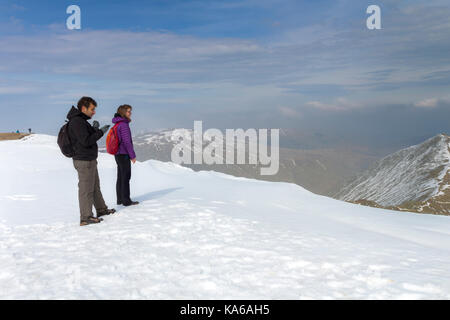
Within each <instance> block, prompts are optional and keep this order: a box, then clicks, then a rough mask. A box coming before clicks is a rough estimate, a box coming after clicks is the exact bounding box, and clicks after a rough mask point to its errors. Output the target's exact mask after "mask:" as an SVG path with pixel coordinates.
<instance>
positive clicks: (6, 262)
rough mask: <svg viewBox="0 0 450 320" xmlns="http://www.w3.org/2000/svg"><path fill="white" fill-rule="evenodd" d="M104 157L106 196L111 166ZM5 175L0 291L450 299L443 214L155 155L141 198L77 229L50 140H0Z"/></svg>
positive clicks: (140, 179)
mask: <svg viewBox="0 0 450 320" xmlns="http://www.w3.org/2000/svg"><path fill="white" fill-rule="evenodd" d="M98 163H99V174H100V179H101V187H102V191H103V195H104V197H105V200H106V202H107V203H108V204H109V205H111V206H112V204H113V203H115V189H114V186H115V177H116V164H115V162H114V159H113V157H112V156H110V155H107V154H99V159H98ZM0 174H1V176H2V177H3V181H4V183H2V184H0V200H1V202H2V206H0V288H2V290H0V298H2V299H5V298H8V299H24V298H29V299H30V298H31V299H34V298H36V299H49V298H59V299H61V298H72V299H73V298H84V299H141V298H143V299H189V298H192V299H214V298H216V299H227V298H234V299H264V298H266V299H270V298H273V299H282V298H285V299H308V298H325V299H342V298H346V299H348V298H354V299H365V298H369V299H402V298H403V299H410V298H413V299H425V298H431V299H450V278H449V277H448V276H447V273H448V270H449V268H450V258H449V256H450V255H449V251H450V232H449V230H450V219H448V217H444V216H429V215H420V214H414V213H409V212H401V213H399V212H394V211H389V210H384V209H375V208H370V207H363V206H359V205H354V204H351V203H347V202H343V201H338V200H334V199H330V198H327V197H323V196H318V195H315V194H313V193H311V192H308V191H306V190H305V189H303V188H301V187H299V186H297V185H294V184H290V183H274V182H265V181H259V180H252V179H246V178H236V177H233V176H229V175H225V174H222V173H217V172H206V171H200V172H194V171H192V170H191V169H189V168H185V167H182V166H179V165H176V164H173V163H164V162H160V161H155V160H150V161H145V162H138V163H136V165H134V166H133V171H132V184H131V187H132V194H133V195H134V198H135V199H137V200H139V201H140V202H141V203H140V205H139V206H135V207H132V208H124V207H118V209H119V210H118V212H117V213H116V214H115V215H112V216H108V217H106V218H105V221H103V222H102V223H101V224H99V225H92V226H87V227H79V226H78V219H79V212H78V201H77V187H76V185H77V178H76V172H75V169H74V168H73V165H72V162H71V160H70V159H67V158H65V157H64V156H62V155H61V153H60V151H59V149H58V147H57V145H56V138H55V137H51V136H45V135H32V136H30V137H29V138H27V139H24V140H18V141H3V142H0ZM86 274H89V277H86V276H85V275H86Z"/></svg>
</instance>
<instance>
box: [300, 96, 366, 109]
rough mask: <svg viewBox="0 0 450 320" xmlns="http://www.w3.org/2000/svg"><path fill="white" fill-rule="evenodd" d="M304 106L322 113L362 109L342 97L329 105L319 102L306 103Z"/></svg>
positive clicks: (357, 104) (359, 105)
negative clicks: (322, 111)
mask: <svg viewBox="0 0 450 320" xmlns="http://www.w3.org/2000/svg"><path fill="white" fill-rule="evenodd" d="M305 105H306V106H308V107H312V108H316V109H319V110H324V111H348V110H351V109H356V108H361V107H362V105H361V104H359V103H356V102H352V101H349V100H347V99H346V98H343V97H340V98H337V99H335V100H334V101H333V102H331V103H324V102H321V101H308V102H306V103H305Z"/></svg>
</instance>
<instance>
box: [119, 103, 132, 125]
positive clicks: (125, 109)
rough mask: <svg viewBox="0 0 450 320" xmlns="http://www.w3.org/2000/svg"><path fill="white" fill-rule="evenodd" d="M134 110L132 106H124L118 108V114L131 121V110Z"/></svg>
mask: <svg viewBox="0 0 450 320" xmlns="http://www.w3.org/2000/svg"><path fill="white" fill-rule="evenodd" d="M132 109H133V107H132V106H130V105H129V104H123V105H121V106H120V107H119V108H117V113H118V114H119V115H120V116H121V117H122V118H125V119H128V120H130V121H131V110H132Z"/></svg>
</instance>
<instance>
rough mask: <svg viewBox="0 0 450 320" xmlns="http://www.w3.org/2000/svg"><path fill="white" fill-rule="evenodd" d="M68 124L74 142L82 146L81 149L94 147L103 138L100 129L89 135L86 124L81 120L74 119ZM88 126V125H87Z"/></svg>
mask: <svg viewBox="0 0 450 320" xmlns="http://www.w3.org/2000/svg"><path fill="white" fill-rule="evenodd" d="M74 120H75V121H73V120H72V121H73V122H72V123H71V124H70V128H71V129H72V130H71V132H72V134H73V136H74V137H75V138H76V140H77V141H78V142H79V143H80V144H81V145H82V146H83V147H90V146H92V145H94V144H95V143H96V142H97V141H98V140H100V139H101V137H103V131H102V130H100V129H95V132H94V133H92V134H90V133H89V131H88V129H87V128H86V123H84V122H85V121H84V120H83V119H80V120H78V119H74ZM88 125H89V124H88Z"/></svg>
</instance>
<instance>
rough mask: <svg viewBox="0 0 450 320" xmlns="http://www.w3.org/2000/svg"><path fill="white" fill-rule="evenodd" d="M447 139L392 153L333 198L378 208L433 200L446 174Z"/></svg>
mask: <svg viewBox="0 0 450 320" xmlns="http://www.w3.org/2000/svg"><path fill="white" fill-rule="evenodd" d="M449 148H450V137H449V136H447V135H445V134H440V135H437V136H435V137H433V138H430V139H428V140H426V141H425V142H423V143H421V144H418V145H415V146H411V147H408V148H405V149H402V150H400V151H398V152H396V153H393V154H391V155H389V156H387V157H385V158H383V159H381V160H379V161H378V162H376V164H375V165H374V166H372V167H371V168H370V169H369V170H367V171H366V172H365V173H364V174H363V175H361V176H360V177H359V178H358V179H356V180H355V181H354V182H352V183H350V184H349V185H348V186H346V187H345V188H343V189H342V190H341V191H340V192H339V193H338V194H336V196H335V197H336V198H338V199H342V200H347V201H356V200H360V199H365V200H370V201H375V202H376V203H378V204H380V205H382V206H396V205H401V204H402V203H404V202H407V201H418V202H421V201H425V200H427V199H429V198H431V197H434V196H436V195H437V194H438V193H439V192H440V190H442V189H443V188H444V187H443V186H442V182H443V179H444V177H445V175H446V174H447V172H448V170H449V160H450V152H449Z"/></svg>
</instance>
